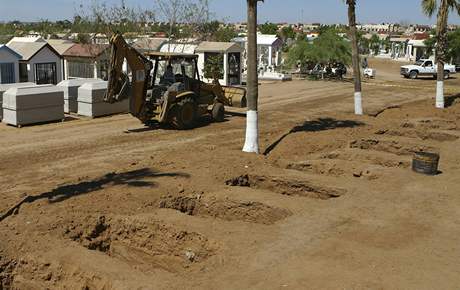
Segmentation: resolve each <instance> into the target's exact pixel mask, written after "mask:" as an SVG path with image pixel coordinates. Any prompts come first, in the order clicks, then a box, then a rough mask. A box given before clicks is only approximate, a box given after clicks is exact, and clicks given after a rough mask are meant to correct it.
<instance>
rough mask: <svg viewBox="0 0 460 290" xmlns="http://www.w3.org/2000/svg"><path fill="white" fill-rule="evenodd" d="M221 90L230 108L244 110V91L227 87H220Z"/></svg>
mask: <svg viewBox="0 0 460 290" xmlns="http://www.w3.org/2000/svg"><path fill="white" fill-rule="evenodd" d="M222 89H223V90H224V95H225V98H226V99H227V100H228V101H229V103H230V106H231V107H236V108H246V105H247V104H246V89H244V88H240V87H227V86H222Z"/></svg>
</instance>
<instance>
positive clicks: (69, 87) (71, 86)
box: [57, 79, 101, 113]
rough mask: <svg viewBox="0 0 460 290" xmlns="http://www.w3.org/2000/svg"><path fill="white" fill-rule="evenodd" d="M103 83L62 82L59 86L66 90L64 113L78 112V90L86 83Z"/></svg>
mask: <svg viewBox="0 0 460 290" xmlns="http://www.w3.org/2000/svg"><path fill="white" fill-rule="evenodd" d="M91 82H101V80H100V79H71V80H65V81H62V82H60V83H59V84H58V85H57V86H58V87H62V89H63V90H64V112H65V113H70V112H72V113H77V112H78V88H79V87H81V86H82V85H84V84H85V83H91Z"/></svg>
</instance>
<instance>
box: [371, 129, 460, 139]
mask: <svg viewBox="0 0 460 290" xmlns="http://www.w3.org/2000/svg"><path fill="white" fill-rule="evenodd" d="M375 134H376V135H386V136H396V137H407V138H417V139H421V140H433V141H438V142H452V141H455V140H457V139H458V138H459V137H458V136H456V135H452V134H448V133H443V132H430V131H422V130H414V129H405V130H393V129H389V130H387V129H381V130H378V131H376V132H375Z"/></svg>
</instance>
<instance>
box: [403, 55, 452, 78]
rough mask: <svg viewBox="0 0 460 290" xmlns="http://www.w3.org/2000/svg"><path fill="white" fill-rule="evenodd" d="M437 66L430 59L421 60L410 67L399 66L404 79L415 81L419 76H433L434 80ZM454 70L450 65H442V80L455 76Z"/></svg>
mask: <svg viewBox="0 0 460 290" xmlns="http://www.w3.org/2000/svg"><path fill="white" fill-rule="evenodd" d="M437 70H438V66H437V65H436V64H434V63H433V61H432V60H430V59H421V60H419V61H417V62H416V63H415V64H412V65H404V66H401V75H403V76H404V77H405V78H411V79H416V78H418V77H419V76H433V78H436V75H437ZM456 72H457V71H456V68H455V66H454V65H451V64H444V78H445V79H448V78H450V75H452V74H455V73H456Z"/></svg>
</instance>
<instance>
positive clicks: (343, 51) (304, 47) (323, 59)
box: [287, 29, 351, 67]
mask: <svg viewBox="0 0 460 290" xmlns="http://www.w3.org/2000/svg"><path fill="white" fill-rule="evenodd" d="M316 63H320V64H323V65H326V64H329V63H343V64H344V65H349V64H350V63H351V46H350V43H349V42H347V41H346V40H345V39H343V38H342V37H341V36H339V35H338V32H337V31H336V30H335V29H328V30H323V32H322V33H321V34H320V35H319V37H318V38H317V39H315V40H314V41H313V43H308V41H306V40H305V39H302V40H298V41H297V42H296V43H295V44H294V46H293V47H291V49H290V50H289V52H288V55H287V64H288V65H289V66H291V67H293V66H295V65H298V64H300V65H301V66H302V67H305V66H308V65H311V64H316Z"/></svg>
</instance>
